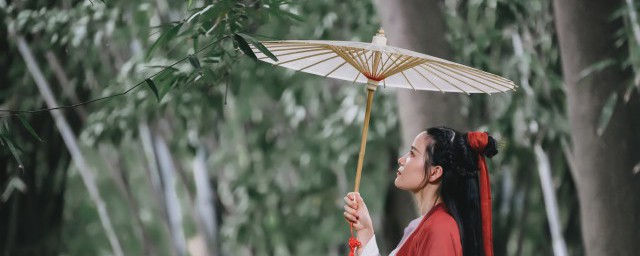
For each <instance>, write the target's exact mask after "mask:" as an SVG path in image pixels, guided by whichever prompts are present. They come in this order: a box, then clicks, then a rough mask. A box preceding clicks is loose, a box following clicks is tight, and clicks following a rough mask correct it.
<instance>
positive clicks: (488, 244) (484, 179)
mask: <svg viewBox="0 0 640 256" xmlns="http://www.w3.org/2000/svg"><path fill="white" fill-rule="evenodd" d="M467 139H468V141H469V145H471V149H473V150H474V151H475V152H477V153H478V168H479V169H480V175H479V181H478V182H479V183H480V213H481V218H482V241H483V243H484V255H485V256H493V231H492V227H491V183H490V182H489V169H487V162H486V161H485V159H484V148H485V147H486V146H487V144H488V143H489V134H487V133H486V132H469V133H467Z"/></svg>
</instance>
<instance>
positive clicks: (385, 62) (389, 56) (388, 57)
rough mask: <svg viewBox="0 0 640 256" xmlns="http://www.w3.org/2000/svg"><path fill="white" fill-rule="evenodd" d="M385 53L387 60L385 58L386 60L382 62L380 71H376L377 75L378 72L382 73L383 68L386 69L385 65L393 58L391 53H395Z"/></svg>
mask: <svg viewBox="0 0 640 256" xmlns="http://www.w3.org/2000/svg"><path fill="white" fill-rule="evenodd" d="M385 54H386V55H387V60H385V61H384V63H382V66H381V67H380V71H377V72H376V75H377V74H378V73H382V72H383V70H384V66H385V65H387V62H389V60H390V59H391V55H393V53H392V54H391V55H389V54H387V53H385ZM380 58H382V57H380Z"/></svg>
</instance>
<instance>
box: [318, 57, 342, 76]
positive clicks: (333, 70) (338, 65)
mask: <svg viewBox="0 0 640 256" xmlns="http://www.w3.org/2000/svg"><path fill="white" fill-rule="evenodd" d="M344 64H347V61H346V60H344V59H343V62H342V64H340V65H338V66H337V67H336V68H334V69H333V70H331V71H329V73H327V74H326V75H324V77H327V76H329V75H331V73H333V72H334V71H336V70H338V69H339V68H340V67H342V66H344Z"/></svg>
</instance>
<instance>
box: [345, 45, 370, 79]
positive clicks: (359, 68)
mask: <svg viewBox="0 0 640 256" xmlns="http://www.w3.org/2000/svg"><path fill="white" fill-rule="evenodd" d="M340 50H341V51H343V52H344V53H346V54H349V56H350V57H351V59H352V60H353V62H354V63H356V64H357V65H358V70H359V71H360V72H361V73H364V72H366V69H365V68H364V66H363V65H362V63H360V61H359V60H358V58H357V57H358V56H359V54H360V52H356V53H355V54H356V56H354V55H353V54H352V52H346V51H344V50H343V49H340ZM363 52H364V51H363Z"/></svg>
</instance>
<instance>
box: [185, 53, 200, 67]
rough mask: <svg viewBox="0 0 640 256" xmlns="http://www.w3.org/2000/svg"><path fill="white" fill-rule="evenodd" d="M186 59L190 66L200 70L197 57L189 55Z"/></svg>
mask: <svg viewBox="0 0 640 256" xmlns="http://www.w3.org/2000/svg"><path fill="white" fill-rule="evenodd" d="M187 57H188V58H189V62H190V63H191V66H193V67H194V68H196V69H200V61H199V60H198V57H197V56H195V55H193V54H189V55H188V56H187Z"/></svg>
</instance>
